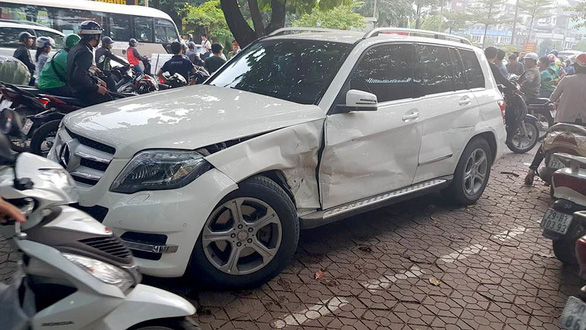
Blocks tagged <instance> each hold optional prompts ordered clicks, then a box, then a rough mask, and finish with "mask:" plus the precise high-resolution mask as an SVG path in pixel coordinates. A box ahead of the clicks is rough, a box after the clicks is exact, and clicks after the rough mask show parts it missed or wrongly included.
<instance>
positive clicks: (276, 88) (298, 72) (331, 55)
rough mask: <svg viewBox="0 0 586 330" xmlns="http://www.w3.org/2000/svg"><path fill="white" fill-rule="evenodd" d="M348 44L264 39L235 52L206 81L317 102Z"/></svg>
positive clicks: (275, 95) (349, 45)
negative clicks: (209, 79)
mask: <svg viewBox="0 0 586 330" xmlns="http://www.w3.org/2000/svg"><path fill="white" fill-rule="evenodd" d="M351 47H352V45H351V44H345V43H334V42H319V41H310V40H264V41H261V42H257V43H255V44H254V45H252V46H250V47H248V48H246V50H244V51H243V53H240V54H238V57H237V58H236V59H233V60H231V61H230V62H229V63H228V64H227V65H225V66H224V69H222V71H221V72H220V73H219V74H218V75H217V76H216V77H215V78H214V79H213V80H212V81H210V82H209V84H210V85H215V86H222V87H229V88H236V89H239V90H243V91H249V92H253V93H258V94H262V95H268V96H273V97H276V98H280V99H283V100H288V101H293V102H298V103H303V104H317V102H319V100H320V99H321V97H322V95H323V93H324V92H325V90H326V89H327V88H328V86H329V85H330V82H331V81H332V79H333V78H334V76H335V74H336V73H337V72H338V69H339V68H340V65H341V64H342V62H343V61H344V59H346V54H347V53H348V51H350V48H351Z"/></svg>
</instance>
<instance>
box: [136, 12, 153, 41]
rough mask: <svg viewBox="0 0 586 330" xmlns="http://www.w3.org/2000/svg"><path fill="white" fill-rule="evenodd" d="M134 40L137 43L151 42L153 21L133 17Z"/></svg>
mask: <svg viewBox="0 0 586 330" xmlns="http://www.w3.org/2000/svg"><path fill="white" fill-rule="evenodd" d="M134 38H136V40H138V41H139V42H152V41H153V19H152V18H150V17H134Z"/></svg>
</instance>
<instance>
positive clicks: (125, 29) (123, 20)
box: [110, 14, 131, 41]
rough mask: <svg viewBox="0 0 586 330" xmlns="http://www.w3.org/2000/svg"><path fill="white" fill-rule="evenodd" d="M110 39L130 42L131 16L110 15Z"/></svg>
mask: <svg viewBox="0 0 586 330" xmlns="http://www.w3.org/2000/svg"><path fill="white" fill-rule="evenodd" d="M110 38H112V39H113V40H114V41H128V40H130V38H131V31H130V16H124V15H117V14H110Z"/></svg>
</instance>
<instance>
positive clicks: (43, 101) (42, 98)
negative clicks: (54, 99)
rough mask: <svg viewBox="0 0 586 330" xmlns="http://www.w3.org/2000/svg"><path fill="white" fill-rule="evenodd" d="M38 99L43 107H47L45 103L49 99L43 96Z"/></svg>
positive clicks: (47, 102)
mask: <svg viewBox="0 0 586 330" xmlns="http://www.w3.org/2000/svg"><path fill="white" fill-rule="evenodd" d="M38 100H39V102H40V103H41V104H42V105H43V106H44V107H47V104H49V103H51V100H49V99H48V98H45V97H39V98H38Z"/></svg>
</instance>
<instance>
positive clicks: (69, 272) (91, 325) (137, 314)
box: [0, 135, 198, 329]
mask: <svg viewBox="0 0 586 330" xmlns="http://www.w3.org/2000/svg"><path fill="white" fill-rule="evenodd" d="M0 164H2V165H3V168H2V169H0V196H1V197H2V198H4V199H6V200H7V201H9V202H10V203H13V204H14V205H16V206H17V207H19V208H20V209H21V210H22V211H23V213H24V214H25V216H26V222H25V223H22V224H21V223H14V221H12V222H10V221H9V222H7V223H3V226H2V228H0V231H1V232H2V234H3V235H4V236H6V237H7V238H12V241H13V243H14V244H15V245H16V248H18V250H19V251H21V252H22V261H21V262H20V263H19V269H18V270H17V272H16V273H15V274H14V276H13V279H12V281H10V284H9V285H5V284H0V319H1V320H2V326H3V328H5V329H41V328H43V329H44V328H47V327H58V328H59V329H128V328H132V329H153V328H156V329H197V328H198V327H197V325H196V324H195V323H193V321H191V320H190V319H189V316H190V315H193V314H194V313H195V308H194V307H193V305H191V304H190V303H189V302H188V301H186V300H185V299H183V298H181V297H179V296H177V295H175V294H172V293H170V292H167V291H164V290H161V289H157V288H154V287H151V286H147V285H143V284H140V281H141V274H140V272H139V271H138V267H137V265H136V263H135V261H134V259H133V257H132V254H131V252H130V250H129V249H128V247H126V246H125V245H124V243H123V242H122V241H121V240H120V239H119V238H118V237H116V236H115V235H114V234H113V233H112V232H111V231H110V229H108V228H107V227H105V226H104V225H102V224H101V223H100V222H98V221H97V220H95V219H94V218H92V217H90V216H89V215H88V214H86V213H84V212H83V211H81V210H79V209H76V208H74V207H72V206H71V205H72V204H73V203H75V202H76V190H75V183H74V181H73V179H72V178H71V176H70V175H69V174H68V173H67V171H65V170H64V169H63V168H62V167H61V166H60V165H59V164H56V163H53V162H52V161H50V160H48V159H45V158H42V157H39V156H37V155H33V154H30V153H20V154H14V153H13V152H12V151H11V150H10V147H9V144H8V141H7V139H6V137H5V136H4V135H0Z"/></svg>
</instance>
